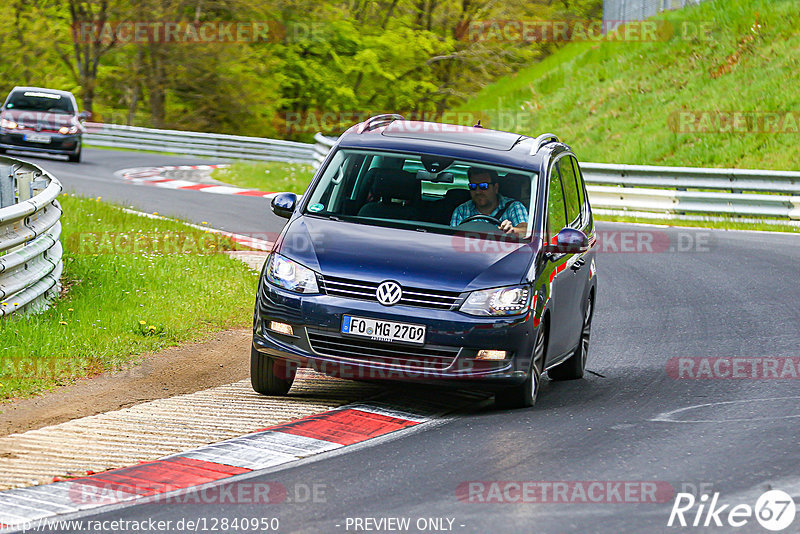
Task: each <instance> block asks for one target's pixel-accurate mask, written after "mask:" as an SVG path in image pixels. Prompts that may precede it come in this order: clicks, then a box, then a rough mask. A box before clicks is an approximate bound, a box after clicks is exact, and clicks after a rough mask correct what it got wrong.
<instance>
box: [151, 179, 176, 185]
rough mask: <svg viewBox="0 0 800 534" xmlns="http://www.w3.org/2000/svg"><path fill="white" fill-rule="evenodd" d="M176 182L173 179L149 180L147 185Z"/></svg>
mask: <svg viewBox="0 0 800 534" xmlns="http://www.w3.org/2000/svg"><path fill="white" fill-rule="evenodd" d="M174 181H175V180H173V179H172V178H164V179H162V180H148V181H147V183H148V184H162V183H164V182H174Z"/></svg>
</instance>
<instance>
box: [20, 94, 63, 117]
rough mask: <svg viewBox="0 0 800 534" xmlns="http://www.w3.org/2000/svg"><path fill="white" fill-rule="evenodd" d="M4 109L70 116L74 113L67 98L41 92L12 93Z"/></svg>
mask: <svg viewBox="0 0 800 534" xmlns="http://www.w3.org/2000/svg"><path fill="white" fill-rule="evenodd" d="M6 109H20V110H24V111H41V112H46V113H69V114H72V113H74V112H75V110H73V108H72V102H71V101H70V99H69V98H65V97H63V96H61V95H57V94H55V93H45V92H42V91H17V92H15V93H12V94H11V96H10V97H9V98H8V102H7V103H6Z"/></svg>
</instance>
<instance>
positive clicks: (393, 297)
mask: <svg viewBox="0 0 800 534" xmlns="http://www.w3.org/2000/svg"><path fill="white" fill-rule="evenodd" d="M375 296H376V297H378V302H380V303H381V304H383V305H384V306H392V305H394V304H397V303H398V302H400V297H402V296H403V290H402V289H401V288H400V284H398V283H397V282H381V285H379V286H378V289H377V290H375Z"/></svg>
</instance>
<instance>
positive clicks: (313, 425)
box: [269, 409, 419, 445]
mask: <svg viewBox="0 0 800 534" xmlns="http://www.w3.org/2000/svg"><path fill="white" fill-rule="evenodd" d="M418 424H419V423H418V422H416V421H409V420H407V419H399V418H397V417H391V416H388V415H381V414H377V413H372V412H362V411H361V410H354V409H346V410H337V411H333V412H326V413H322V414H319V415H312V416H310V417H307V418H304V419H301V420H299V421H296V422H293V423H285V424H283V425H278V426H275V427H271V428H269V430H274V431H277V432H286V433H287V434H295V435H297V436H305V437H308V438H314V439H321V440H324V441H330V442H332V443H339V444H340V445H352V444H353V443H358V442H360V441H365V440H368V439H370V438H375V437H378V436H383V435H384V434H388V433H390V432H394V431H395V430H402V429H403V428H407V427H410V426H415V425H418Z"/></svg>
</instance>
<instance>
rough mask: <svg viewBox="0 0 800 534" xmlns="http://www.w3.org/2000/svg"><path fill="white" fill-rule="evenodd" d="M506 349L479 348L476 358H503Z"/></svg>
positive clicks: (504, 357)
mask: <svg viewBox="0 0 800 534" xmlns="http://www.w3.org/2000/svg"><path fill="white" fill-rule="evenodd" d="M507 354H508V352H507V351H504V350H479V351H478V356H477V359H478V360H505V359H506V355H507Z"/></svg>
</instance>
